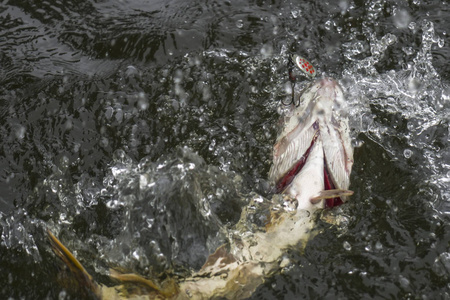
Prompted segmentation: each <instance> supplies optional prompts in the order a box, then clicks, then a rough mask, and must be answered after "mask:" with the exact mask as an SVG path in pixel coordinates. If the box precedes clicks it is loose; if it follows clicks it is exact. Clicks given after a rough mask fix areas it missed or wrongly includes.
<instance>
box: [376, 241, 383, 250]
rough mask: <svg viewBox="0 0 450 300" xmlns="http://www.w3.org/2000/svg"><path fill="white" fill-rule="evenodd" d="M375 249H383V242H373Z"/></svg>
mask: <svg viewBox="0 0 450 300" xmlns="http://www.w3.org/2000/svg"><path fill="white" fill-rule="evenodd" d="M375 249H377V250H381V249H383V244H381V242H380V241H377V242H376V243H375Z"/></svg>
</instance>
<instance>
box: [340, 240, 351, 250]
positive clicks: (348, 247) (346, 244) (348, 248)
mask: <svg viewBox="0 0 450 300" xmlns="http://www.w3.org/2000/svg"><path fill="white" fill-rule="evenodd" d="M342 246H343V247H344V249H345V250H347V251H350V250H352V245H350V243H349V242H347V241H345V242H344V243H343V244H342Z"/></svg>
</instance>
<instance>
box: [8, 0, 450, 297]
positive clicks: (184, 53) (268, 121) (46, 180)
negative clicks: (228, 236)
mask: <svg viewBox="0 0 450 300" xmlns="http://www.w3.org/2000/svg"><path fill="white" fill-rule="evenodd" d="M0 29H1V32H0V83H1V84H0V138H1V144H0V145H1V148H0V225H1V226H0V234H1V236H0V271H1V272H0V282H1V283H2V285H1V288H0V296H1V297H2V298H5V299H8V298H10V299H45V298H48V299H55V298H58V296H59V297H62V298H65V297H66V298H74V297H76V296H75V295H73V294H70V293H69V294H66V292H64V290H63V288H62V287H61V286H60V285H59V284H58V283H57V282H56V281H57V276H56V273H57V270H58V263H57V259H56V258H55V257H54V255H53V254H52V252H51V251H50V249H49V247H48V244H47V242H46V238H45V234H44V228H46V227H49V228H51V229H52V230H53V231H55V232H57V233H59V236H60V237H61V239H62V240H63V242H64V243H66V244H67V245H68V246H69V248H71V249H72V250H73V251H74V252H75V253H76V254H77V257H79V258H80V260H81V261H82V262H83V263H84V264H85V265H86V267H87V269H88V270H89V271H90V272H91V273H93V274H94V277H95V278H96V279H97V280H99V281H101V282H103V283H110V282H109V281H108V280H107V278H106V276H105V274H106V270H107V268H108V266H111V265H114V264H116V265H119V266H122V267H126V268H129V269H131V270H133V271H135V272H139V273H141V274H144V275H146V274H148V273H152V272H156V271H161V270H164V269H168V268H169V267H170V266H175V267H176V268H179V269H180V268H194V269H195V268H198V266H199V265H201V263H202V262H203V260H204V258H205V257H206V256H207V254H208V253H209V252H210V251H211V250H212V249H214V248H215V246H217V245H218V244H219V243H220V241H221V239H222V238H223V237H220V236H217V235H216V233H217V232H218V231H220V229H221V228H223V227H224V226H227V225H230V226H231V225H233V224H234V223H235V222H236V221H237V220H238V219H239V212H240V209H241V207H243V206H244V205H245V204H246V203H247V202H248V201H249V199H251V198H252V197H267V196H268V194H267V186H268V183H267V182H266V179H265V178H266V176H267V172H268V169H269V168H270V160H271V147H272V145H273V142H274V140H275V137H276V124H277V120H278V117H279V116H278V113H277V106H278V104H279V100H280V99H283V97H285V95H284V94H285V85H286V82H287V77H286V57H287V54H288V53H289V52H296V53H299V54H301V55H303V56H305V57H307V58H308V59H309V60H311V61H312V63H313V64H314V65H315V66H316V68H317V69H318V70H319V72H321V73H322V74H326V75H327V76H333V77H336V78H337V79H338V80H340V81H341V84H342V85H343V87H344V89H345V90H346V94H347V98H348V99H349V102H350V104H351V111H350V112H349V114H350V119H351V126H352V134H353V143H354V145H355V146H357V147H356V149H355V165H354V172H353V175H352V186H351V189H352V190H354V191H355V195H354V196H353V197H352V200H351V202H350V203H349V204H346V205H345V207H344V208H343V211H344V213H345V214H346V215H348V216H350V218H349V223H348V225H347V226H346V227H345V229H342V228H335V227H332V226H328V225H326V224H319V226H322V227H323V229H324V230H323V231H322V232H321V233H320V234H319V235H318V236H316V237H315V238H314V239H313V240H311V241H310V242H309V244H308V246H307V248H306V249H305V251H304V253H299V252H298V251H295V249H294V250H291V251H289V252H288V255H289V257H290V258H291V260H292V261H293V264H292V265H291V266H290V267H289V268H288V269H286V270H283V272H282V273H281V274H278V275H275V276H273V277H272V278H270V279H269V280H268V282H267V283H266V284H265V285H263V286H261V287H260V288H259V289H258V290H257V291H256V293H255V295H254V297H253V298H254V299H294V298H295V299H298V298H321V299H336V298H340V299H347V298H348V299H366V298H368V299H369V298H383V299H385V298H401V299H449V298H450V285H449V279H450V226H449V220H450V219H449V213H450V204H449V202H450V199H449V192H448V191H449V188H450V150H449V149H450V148H449V147H450V138H449V128H448V127H449V126H448V125H449V117H448V116H449V115H450V114H449V113H450V111H449V110H450V103H449V102H450V88H449V81H450V64H449V63H448V60H449V58H450V51H449V48H448V45H449V43H450V40H449V37H448V34H449V31H450V11H449V4H448V2H446V1H419V0H417V1H381V0H380V1H368V2H367V1H328V2H325V1H305V2H298V3H297V2H294V1H248V2H246V1H143V0H142V1H45V2H42V1H20V0H17V1H5V2H3V3H2V4H0ZM383 37H384V39H383ZM184 147H187V148H184ZM193 166H195V168H194V167H193ZM147 181H148V182H149V183H150V182H151V183H155V184H154V185H152V184H149V185H148V186H146V185H145V184H144V183H146V182H147ZM143 182H144V183H143ZM180 207H181V209H180ZM211 215H212V216H213V217H211ZM149 266H152V267H149Z"/></svg>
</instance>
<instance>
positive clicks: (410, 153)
mask: <svg viewBox="0 0 450 300" xmlns="http://www.w3.org/2000/svg"><path fill="white" fill-rule="evenodd" d="M412 154H413V152H412V151H411V150H410V149H405V150H404V151H403V156H405V158H411V156H412Z"/></svg>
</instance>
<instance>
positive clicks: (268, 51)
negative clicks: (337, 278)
mask: <svg viewBox="0 0 450 300" xmlns="http://www.w3.org/2000/svg"><path fill="white" fill-rule="evenodd" d="M260 53H261V55H262V56H263V58H264V59H267V58H269V57H271V56H272V54H273V47H272V45H270V44H265V45H264V46H263V47H262V48H261V50H260Z"/></svg>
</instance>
